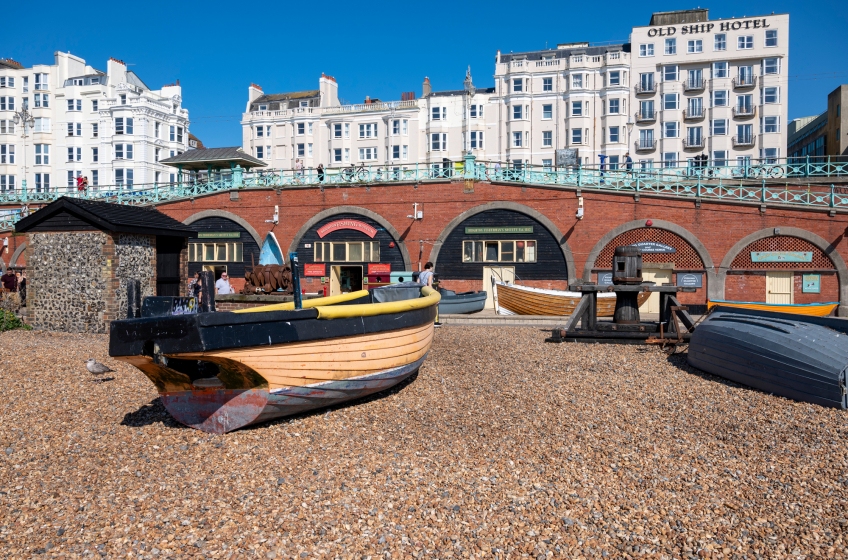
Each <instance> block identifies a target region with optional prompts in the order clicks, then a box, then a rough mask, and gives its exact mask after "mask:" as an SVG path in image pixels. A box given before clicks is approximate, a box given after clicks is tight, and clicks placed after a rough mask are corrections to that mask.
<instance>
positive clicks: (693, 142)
mask: <svg viewBox="0 0 848 560" xmlns="http://www.w3.org/2000/svg"><path fill="white" fill-rule="evenodd" d="M683 147H684V148H686V149H687V150H692V149H695V148H703V147H704V137H703V136H701V137H699V138H684V139H683Z"/></svg>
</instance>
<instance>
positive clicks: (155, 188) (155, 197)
mask: <svg viewBox="0 0 848 560" xmlns="http://www.w3.org/2000/svg"><path fill="white" fill-rule="evenodd" d="M153 200H155V201H156V202H159V183H158V182H156V183H153Z"/></svg>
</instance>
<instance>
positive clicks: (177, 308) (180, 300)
mask: <svg viewBox="0 0 848 560" xmlns="http://www.w3.org/2000/svg"><path fill="white" fill-rule="evenodd" d="M193 313H197V300H196V299H194V298H193V297H175V298H174V299H173V303H172V304H171V315H191V314H193Z"/></svg>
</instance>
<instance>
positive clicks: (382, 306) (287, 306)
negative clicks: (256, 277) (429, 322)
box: [233, 286, 442, 319]
mask: <svg viewBox="0 0 848 560" xmlns="http://www.w3.org/2000/svg"><path fill="white" fill-rule="evenodd" d="M421 294H422V295H423V296H424V297H421V298H417V299H406V300H403V301H388V302H385V303H360V304H356V305H335V304H337V303H344V302H346V301H351V300H354V299H359V298H361V297H364V296H367V295H368V290H360V291H358V292H351V293H349V294H342V295H339V296H330V297H325V298H315V299H308V300H306V301H304V302H303V307H304V309H306V308H310V307H315V308H316V309H317V310H318V318H319V319H344V318H346V317H373V316H375V315H387V314H389V313H402V312H404V311H413V310H415V309H424V308H426V307H430V306H431V305H438V303H439V301H440V300H441V299H442V296H441V295H440V294H439V292H437V291H436V290H434V289H433V288H431V287H429V286H422V287H421ZM293 309H294V302H291V301H290V302H286V303H274V304H271V305H263V306H261V307H251V308H249V309H239V310H236V311H233V313H259V312H261V311H292V310H293Z"/></svg>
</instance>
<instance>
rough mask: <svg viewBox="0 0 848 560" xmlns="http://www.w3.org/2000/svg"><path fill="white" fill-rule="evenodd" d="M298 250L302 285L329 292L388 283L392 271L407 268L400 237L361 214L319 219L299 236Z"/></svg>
mask: <svg viewBox="0 0 848 560" xmlns="http://www.w3.org/2000/svg"><path fill="white" fill-rule="evenodd" d="M297 253H298V258H299V259H300V262H301V263H303V264H302V266H303V272H302V275H303V280H302V285H303V288H304V289H305V290H306V291H307V292H323V293H326V294H327V295H339V294H344V293H349V292H355V291H358V290H362V289H368V288H369V287H375V286H377V285H385V284H387V283H389V281H390V278H391V275H392V273H396V272H401V273H402V272H403V271H404V268H405V265H404V260H403V255H402V253H401V250H400V247H399V241H398V240H397V239H395V238H394V237H393V236H392V234H391V233H389V232H388V231H387V230H386V229H385V228H384V227H382V226H381V225H380V224H379V223H378V222H377V221H375V220H373V219H371V218H369V217H367V216H362V215H358V214H336V215H333V216H330V217H327V218H325V219H323V220H321V221H319V222H318V223H317V224H315V225H314V226H312V227H311V228H310V229H309V230H307V231H306V233H305V234H304V235H303V237H302V238H301V239H300V242H299V244H298V246H297ZM407 279H409V278H407Z"/></svg>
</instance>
